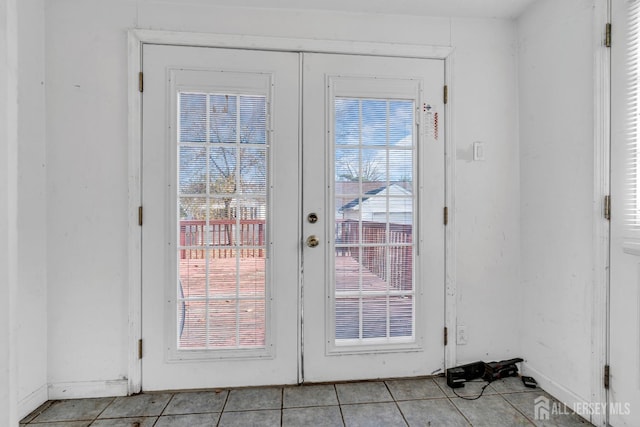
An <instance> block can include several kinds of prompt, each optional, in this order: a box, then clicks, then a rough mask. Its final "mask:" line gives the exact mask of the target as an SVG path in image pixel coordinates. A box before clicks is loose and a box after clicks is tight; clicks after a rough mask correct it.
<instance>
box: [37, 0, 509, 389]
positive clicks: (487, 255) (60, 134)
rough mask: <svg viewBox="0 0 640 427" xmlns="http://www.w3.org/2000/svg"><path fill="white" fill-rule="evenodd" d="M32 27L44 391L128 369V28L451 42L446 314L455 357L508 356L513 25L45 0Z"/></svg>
mask: <svg viewBox="0 0 640 427" xmlns="http://www.w3.org/2000/svg"><path fill="white" fill-rule="evenodd" d="M45 27H46V30H45V36H46V81H47V87H46V116H47V150H46V162H47V168H46V179H47V186H46V200H47V223H46V231H47V235H46V256H47V267H46V271H47V283H48V292H47V295H48V297H47V301H48V304H47V306H48V323H49V332H48V342H49V345H48V350H49V351H48V360H49V364H48V378H49V381H50V382H51V383H52V386H51V392H52V396H54V397H62V396H66V395H68V392H65V391H63V390H68V391H69V390H70V391H73V390H74V389H76V390H78V389H79V388H82V387H84V388H85V389H92V390H93V391H94V392H95V391H96V390H98V389H100V387H103V386H104V384H107V383H106V382H109V383H108V384H107V385H106V388H105V387H103V388H102V389H100V390H98V391H97V392H96V394H100V393H103V394H109V393H114V391H115V392H117V391H119V390H121V388H120V387H121V386H122V381H120V380H122V379H124V378H126V376H127V354H128V351H129V349H128V348H127V334H128V329H127V308H128V307H127V302H128V301H127V296H128V288H127V287H128V283H127V272H128V265H127V257H128V255H127V217H128V212H127V209H128V204H127V185H128V181H127V161H128V160H127V80H126V77H127V76H126V71H127V49H126V46H127V45H126V31H127V30H128V29H130V28H135V27H138V28H147V29H162V30H180V31H193V32H215V33H237V34H250V35H268V36H283V37H303V38H317V39H335V40H359V41H375V42H399V43H413V44H415V43H423V44H433V45H450V44H452V45H453V46H454V47H455V48H456V54H455V64H454V67H455V68H454V75H455V86H454V87H453V88H452V94H451V95H452V102H454V109H455V120H456V122H455V123H456V128H455V135H456V141H457V143H458V149H459V150H458V154H459V160H458V161H457V163H456V167H457V171H458V179H457V180H456V183H455V185H456V191H457V201H458V207H457V210H456V212H455V216H456V224H457V227H458V233H457V235H456V238H457V242H458V248H459V253H458V258H457V262H458V265H457V276H458V280H459V282H458V285H459V288H460V293H459V295H458V304H459V309H458V313H459V315H460V319H461V321H462V322H463V323H466V325H467V326H468V327H469V343H468V344H467V345H466V346H464V347H460V349H459V351H460V358H461V360H464V361H467V360H475V359H487V358H489V359H494V358H495V359H497V358H502V357H508V356H512V355H517V354H519V351H520V349H519V348H518V335H517V332H518V331H517V322H516V320H517V312H518V310H520V307H519V306H517V305H513V304H512V301H513V296H514V295H517V293H518V292H519V291H518V287H519V277H518V264H519V260H520V257H519V250H518V247H519V246H518V233H519V228H518V214H517V212H518V210H519V204H518V197H517V191H518V174H519V170H518V149H517V137H518V134H517V126H516V123H517V113H516V112H517V85H516V49H515V45H514V42H515V24H514V23H512V22H509V21H500V20H470V19H465V20H458V19H453V20H449V19H441V18H425V17H418V16H384V15H373V14H372V15H363V14H355V13H330V12H318V11H315V12H310V11H293V10H279V11H270V10H266V9H236V8H224V7H220V8H216V7H211V6H206V5H202V4H200V5H197V4H189V3H188V2H178V1H139V2H135V1H127V0H115V1H109V2H105V1H98V0H82V1H80V0H57V1H55V2H46V25H45ZM476 140H482V141H485V142H486V144H487V160H486V161H485V162H483V163H479V162H478V163H472V162H470V161H469V149H470V147H471V144H472V142H473V141H476ZM487 313H491V314H492V315H491V316H488V315H487ZM114 381H115V382H114ZM125 384H126V383H125ZM112 386H113V387H112ZM65 393H67V394H65Z"/></svg>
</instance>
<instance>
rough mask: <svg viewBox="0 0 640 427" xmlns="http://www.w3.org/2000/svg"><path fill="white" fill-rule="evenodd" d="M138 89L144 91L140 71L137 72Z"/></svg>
mask: <svg viewBox="0 0 640 427" xmlns="http://www.w3.org/2000/svg"><path fill="white" fill-rule="evenodd" d="M138 91H140V92H144V77H143V75H142V71H140V72H139V73H138Z"/></svg>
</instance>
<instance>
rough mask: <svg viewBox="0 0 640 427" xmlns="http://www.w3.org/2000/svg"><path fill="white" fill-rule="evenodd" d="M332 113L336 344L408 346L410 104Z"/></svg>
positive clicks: (344, 106)
mask: <svg viewBox="0 0 640 427" xmlns="http://www.w3.org/2000/svg"><path fill="white" fill-rule="evenodd" d="M334 108H335V109H334V114H335V121H334V123H335V129H334V130H335V139H334V151H333V152H334V153H335V159H334V161H335V163H334V172H335V173H334V186H333V188H334V189H335V193H334V197H335V200H334V203H335V208H336V209H335V212H334V215H335V237H334V241H335V243H334V245H335V263H334V265H335V271H334V278H335V295H334V297H335V299H334V300H335V307H334V309H335V311H334V316H335V331H334V333H335V340H336V341H335V344H336V345H357V344H372V343H386V342H389V343H390V342H408V341H412V340H413V339H414V336H415V333H414V326H415V325H414V318H415V313H414V311H415V305H414V293H415V290H414V284H413V276H414V275H413V247H414V246H413V245H414V243H413V242H414V240H415V239H414V234H413V233H414V231H413V222H414V206H415V197H414V194H413V188H414V183H413V176H414V163H415V161H414V160H415V142H414V140H415V138H414V129H413V123H414V116H413V114H414V102H413V100H391V99H365V98H344V97H337V98H336V99H335V102H334Z"/></svg>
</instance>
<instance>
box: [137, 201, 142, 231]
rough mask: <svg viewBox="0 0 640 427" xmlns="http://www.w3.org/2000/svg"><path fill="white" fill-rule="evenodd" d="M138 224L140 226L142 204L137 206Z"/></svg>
mask: <svg viewBox="0 0 640 427" xmlns="http://www.w3.org/2000/svg"><path fill="white" fill-rule="evenodd" d="M138 225H139V226H141V227H142V206H139V207H138Z"/></svg>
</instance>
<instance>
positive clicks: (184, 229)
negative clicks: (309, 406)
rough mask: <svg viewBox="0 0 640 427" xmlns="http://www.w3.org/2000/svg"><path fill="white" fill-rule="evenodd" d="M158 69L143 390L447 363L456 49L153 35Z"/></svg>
mask: <svg viewBox="0 0 640 427" xmlns="http://www.w3.org/2000/svg"><path fill="white" fill-rule="evenodd" d="M301 64H303V66H302V68H301ZM143 70H144V78H145V87H144V94H143V163H142V171H143V172H142V188H143V207H144V225H143V233H142V234H143V241H142V247H143V249H142V266H143V270H142V273H143V277H142V294H143V297H142V335H143V343H144V346H143V347H144V357H143V359H142V377H143V378H142V385H143V389H145V390H162V389H175V388H203V387H220V386H245V385H266V384H287V383H296V382H302V381H325V380H326V381H328V380H343V379H362V378H377V377H393V376H409V375H418V374H427V373H430V372H433V371H436V370H438V369H441V368H443V365H444V362H443V357H444V348H443V342H442V328H443V324H444V292H443V290H444V233H443V230H444V229H443V223H442V206H443V201H444V181H443V179H444V148H443V147H444V138H443V135H442V130H441V128H442V114H443V112H442V108H441V107H442V106H441V101H440V100H441V93H442V85H443V80H444V67H443V63H442V61H436V60H419V59H405V58H394V59H391V58H382V57H363V56H353V55H320V54H298V53H285V52H266V51H251V50H232V49H213V48H195V47H178V46H159V45H145V47H144V50H143ZM301 99H303V101H302V104H301V102H300V100H301ZM439 121H440V127H439ZM300 135H302V138H300ZM303 200H304V202H303Z"/></svg>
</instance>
